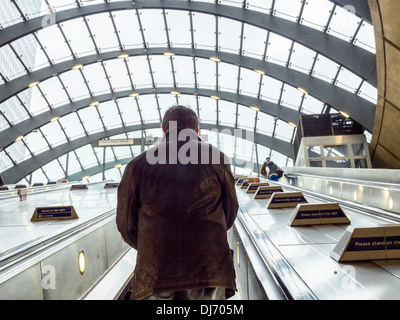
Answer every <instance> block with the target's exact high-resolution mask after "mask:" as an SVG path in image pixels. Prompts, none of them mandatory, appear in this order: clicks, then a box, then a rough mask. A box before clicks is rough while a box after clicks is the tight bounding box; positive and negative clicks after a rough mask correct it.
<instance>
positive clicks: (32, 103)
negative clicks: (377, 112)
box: [0, 0, 377, 183]
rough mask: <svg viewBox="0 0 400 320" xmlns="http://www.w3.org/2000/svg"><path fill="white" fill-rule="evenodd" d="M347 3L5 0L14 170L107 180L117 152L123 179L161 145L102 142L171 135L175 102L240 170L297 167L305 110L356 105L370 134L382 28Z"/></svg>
mask: <svg viewBox="0 0 400 320" xmlns="http://www.w3.org/2000/svg"><path fill="white" fill-rule="evenodd" d="M340 2H341V1H328V0H308V1H302V0H251V1H250V0H248V1H233V0H232V1H228V0H226V1H223V0H219V1H217V0H216V1H213V0H212V1H211V0H203V1H188V0H179V1H153V0H147V1H136V2H132V1H111V0H109V1H107V0H91V1H78V0H76V1H75V0H31V1H26V0H6V1H2V2H1V4H0V27H1V30H0V39H1V38H3V39H6V40H5V41H4V42H2V43H0V44H1V46H0V102H1V103H0V137H1V139H0V141H1V145H0V173H1V172H3V173H4V175H5V176H7V174H11V172H13V173H14V171H15V172H17V170H18V172H23V173H24V174H23V176H21V177H20V179H18V181H20V180H21V181H22V182H28V183H33V182H45V181H47V180H57V179H62V178H69V179H73V180H80V179H82V178H83V177H84V176H91V180H90V181H93V180H97V179H101V178H102V177H101V174H98V173H99V172H101V169H102V164H103V161H104V159H105V160H106V163H107V165H106V167H107V169H109V170H108V171H107V174H106V178H107V179H119V178H120V176H121V173H122V171H123V168H124V165H126V163H127V162H128V161H129V160H130V159H131V158H132V157H133V156H135V155H138V154H139V153H140V152H142V151H143V150H145V149H146V148H147V147H148V146H144V145H143V146H142V145H137V146H131V147H115V148H107V150H106V154H105V155H104V153H103V152H104V149H100V148H93V147H92V145H91V141H92V140H96V139H106V138H113V139H115V138H119V139H120V138H122V139H125V138H146V137H149V136H153V137H160V136H161V135H162V133H161V130H160V122H161V119H162V116H163V114H164V111H165V109H166V108H168V107H170V106H171V105H174V104H183V105H188V106H190V107H191V108H193V109H194V110H195V111H196V112H197V113H198V115H199V118H200V121H201V129H202V130H201V134H202V135H203V136H205V137H206V138H207V139H208V141H210V142H211V143H213V144H215V145H217V146H219V147H220V148H221V149H222V151H224V152H225V153H227V154H228V156H230V157H231V158H232V159H233V164H234V165H235V166H237V168H235V169H236V171H237V172H238V171H240V170H249V169H252V170H257V165H256V164H257V163H261V162H262V161H263V159H265V157H266V156H272V158H273V159H275V161H276V162H277V163H279V164H281V165H282V166H285V165H288V166H291V165H293V156H294V155H293V152H292V151H291V149H290V148H289V147H290V145H291V144H292V143H293V140H294V136H295V131H296V124H297V120H298V117H299V115H300V114H315V113H325V112H337V111H341V110H345V111H352V110H353V109H352V108H354V112H353V113H352V114H351V116H352V117H353V118H354V119H357V121H360V123H361V124H362V125H364V127H365V128H366V134H367V135H368V137H369V139H370V132H371V131H372V130H371V126H368V123H367V120H365V123H362V121H364V120H363V119H364V118H363V114H364V113H368V112H373V111H374V107H375V105H376V101H377V89H376V83H375V82H376V79H375V80H374V77H369V75H368V74H366V73H363V71H362V70H361V69H360V68H358V67H357V66H356V64H357V63H359V62H360V64H362V63H363V61H364V60H365V61H375V57H374V56H375V39H374V31H373V27H372V25H371V23H370V22H368V18H367V17H363V16H359V15H357V13H358V12H357V10H356V9H357V8H354V7H349V6H347V7H344V8H343V7H342V6H341V5H340V4H338V3H340ZM361 2H364V1H361ZM365 3H367V1H365ZM274 26H275V27H274ZM10 30H13V32H11V31H10ZM309 35H310V36H309ZM311 35H312V37H311ZM2 36H3V37H2ZM313 39H315V40H313ZM319 39H322V40H319ZM317 40H318V41H317ZM321 41H324V45H321ZM342 46H343V48H344V49H346V50H350V51H346V52H343V50H344V49H343V50H342V49H341V48H342ZM347 52H355V53H356V54H357V55H356V56H355V57H348V56H349V55H348V54H346V53H347ZM341 54H342V56H341ZM360 60H361V61H360ZM372 67H373V66H372ZM374 81H375V82H374ZM321 88H322V89H321ZM346 104H347V105H348V109H346ZM355 106H356V107H355ZM367 109H368V110H369V111H368V112H366V110H367ZM357 117H358V118H357ZM235 128H236V129H242V130H244V131H245V132H246V133H249V135H248V136H247V138H248V139H247V140H246V139H242V138H244V135H243V136H242V137H238V136H234V135H233V136H232V134H233V133H234V129H235ZM249 136H250V139H249ZM239 167H241V168H242V169H239ZM29 168H31V170H29ZM244 168H246V169H244ZM13 170H14V171H13ZM96 174H97V175H96ZM18 181H14V182H18Z"/></svg>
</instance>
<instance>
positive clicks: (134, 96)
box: [129, 92, 140, 98]
mask: <svg viewBox="0 0 400 320" xmlns="http://www.w3.org/2000/svg"><path fill="white" fill-rule="evenodd" d="M139 95H140V94H139V93H137V92H134V93H131V94H130V95H129V96H130V97H132V98H136V97H139Z"/></svg>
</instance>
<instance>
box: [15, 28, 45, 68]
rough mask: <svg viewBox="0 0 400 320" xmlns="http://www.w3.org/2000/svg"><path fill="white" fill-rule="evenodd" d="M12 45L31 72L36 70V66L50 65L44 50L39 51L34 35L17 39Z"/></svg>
mask: <svg viewBox="0 0 400 320" xmlns="http://www.w3.org/2000/svg"><path fill="white" fill-rule="evenodd" d="M11 45H12V47H13V48H14V50H15V51H16V52H17V53H18V56H19V58H20V59H21V60H22V61H23V63H24V65H25V66H26V67H27V68H28V69H29V70H30V71H33V70H35V69H36V66H41V67H45V66H48V65H49V61H48V59H47V58H46V56H45V55H44V53H43V50H38V47H39V46H38V43H37V41H36V39H35V37H34V36H33V35H31V34H30V35H27V36H25V37H23V38H20V39H17V40H15V41H14V42H13V43H12V44H11Z"/></svg>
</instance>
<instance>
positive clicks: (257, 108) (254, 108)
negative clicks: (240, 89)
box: [250, 106, 260, 111]
mask: <svg viewBox="0 0 400 320" xmlns="http://www.w3.org/2000/svg"><path fill="white" fill-rule="evenodd" d="M250 109H253V110H256V111H260V108H259V107H253V106H250Z"/></svg>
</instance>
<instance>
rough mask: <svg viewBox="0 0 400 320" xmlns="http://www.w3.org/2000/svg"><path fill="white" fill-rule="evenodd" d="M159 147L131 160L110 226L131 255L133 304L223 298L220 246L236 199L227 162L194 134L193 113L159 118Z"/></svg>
mask: <svg viewBox="0 0 400 320" xmlns="http://www.w3.org/2000/svg"><path fill="white" fill-rule="evenodd" d="M162 130H163V132H164V138H163V140H162V141H161V143H160V144H158V145H156V146H154V147H152V148H150V149H149V150H148V151H146V152H145V153H142V154H141V155H139V156H138V157H136V158H135V159H133V160H132V161H131V162H130V163H129V164H128V165H127V167H126V169H125V172H124V175H123V177H122V180H121V183H120V185H119V189H118V206H117V220H116V223H117V227H118V230H119V231H120V232H121V235H122V236H123V238H124V240H125V241H126V242H127V243H128V244H129V245H130V246H131V247H133V248H135V249H136V250H137V261H136V268H135V272H134V276H133V280H132V293H131V295H130V298H131V299H132V300H144V299H146V300H224V299H228V298H230V297H231V296H233V295H234V292H235V290H236V281H235V269H234V265H233V252H232V250H230V248H229V245H228V241H227V230H229V229H230V228H231V227H232V225H233V223H234V221H235V219H236V215H237V211H238V201H237V197H236V190H235V184H234V178H233V176H232V173H231V168H230V164H229V159H228V158H227V157H226V156H225V155H224V154H223V153H222V152H221V151H220V150H218V149H216V148H214V147H212V146H211V145H209V144H207V143H204V142H203V141H202V140H201V139H200V138H199V137H198V133H199V129H198V118H197V115H196V113H195V112H194V111H192V110H191V109H190V108H187V107H183V106H175V107H172V108H170V109H168V110H167V111H166V113H165V116H164V119H163V122H162Z"/></svg>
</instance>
